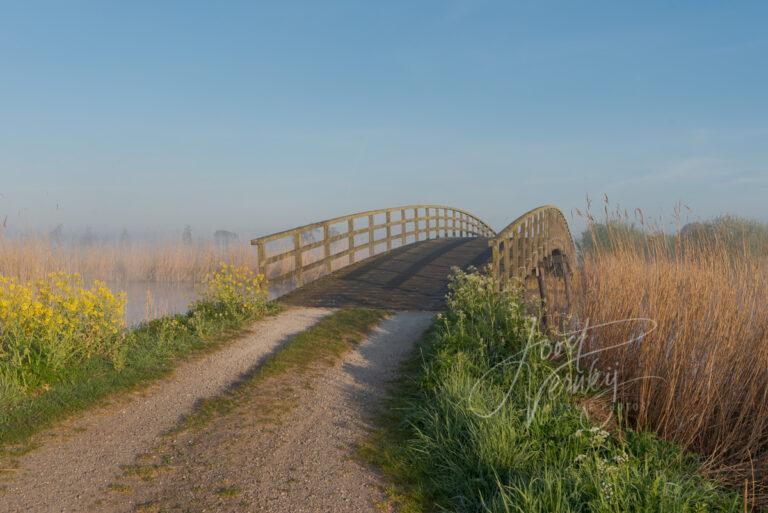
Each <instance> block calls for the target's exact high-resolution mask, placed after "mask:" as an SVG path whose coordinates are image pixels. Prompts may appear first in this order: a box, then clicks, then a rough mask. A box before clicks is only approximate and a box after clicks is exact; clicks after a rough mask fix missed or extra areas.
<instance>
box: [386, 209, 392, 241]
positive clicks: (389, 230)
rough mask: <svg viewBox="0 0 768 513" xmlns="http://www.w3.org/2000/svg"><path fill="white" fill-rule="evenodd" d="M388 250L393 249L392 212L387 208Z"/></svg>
mask: <svg viewBox="0 0 768 513" xmlns="http://www.w3.org/2000/svg"><path fill="white" fill-rule="evenodd" d="M386 215H387V251H390V250H391V249H392V214H391V212H390V211H389V210H387V214H386Z"/></svg>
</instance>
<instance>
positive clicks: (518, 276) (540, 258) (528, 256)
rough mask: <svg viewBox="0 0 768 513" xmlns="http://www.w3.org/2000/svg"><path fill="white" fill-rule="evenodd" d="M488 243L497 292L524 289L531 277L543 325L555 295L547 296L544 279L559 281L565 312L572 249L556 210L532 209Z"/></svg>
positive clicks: (572, 266) (568, 301) (573, 256)
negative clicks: (511, 288) (539, 300)
mask: <svg viewBox="0 0 768 513" xmlns="http://www.w3.org/2000/svg"><path fill="white" fill-rule="evenodd" d="M488 244H489V246H490V247H491V272H492V273H493V276H494V279H495V281H496V284H497V287H498V288H499V289H503V288H509V287H510V286H512V285H516V286H523V288H524V289H526V290H527V282H528V280H529V278H532V277H535V278H536V282H537V285H538V293H539V296H540V299H541V301H542V303H543V311H544V316H545V317H544V318H543V321H544V323H545V324H546V312H547V303H548V302H551V300H552V299H553V296H554V295H555V294H552V293H551V292H553V291H549V292H550V294H548V289H547V285H546V284H547V280H546V278H547V277H556V278H560V281H561V282H562V289H563V295H564V300H565V305H564V306H565V310H566V311H569V310H570V308H571V274H572V272H573V270H574V269H575V262H576V260H575V259H576V246H575V244H574V242H573V236H572V235H571V231H570V229H569V228H568V222H567V221H566V219H565V216H564V215H563V213H562V212H561V211H560V209H558V208H557V207H555V206H553V205H544V206H541V207H538V208H534V209H533V210H530V211H528V212H526V213H525V214H523V215H521V216H520V217H518V218H517V219H515V220H514V221H512V222H511V223H510V224H509V225H507V226H506V227H505V228H504V229H503V230H501V231H500V232H499V233H498V234H497V235H496V236H495V237H494V238H492V239H491V240H490V241H488Z"/></svg>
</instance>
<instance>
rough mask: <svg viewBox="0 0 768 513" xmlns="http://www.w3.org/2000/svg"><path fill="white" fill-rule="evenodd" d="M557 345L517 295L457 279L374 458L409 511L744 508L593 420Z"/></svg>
mask: <svg viewBox="0 0 768 513" xmlns="http://www.w3.org/2000/svg"><path fill="white" fill-rule="evenodd" d="M547 348H549V349H552V345H551V344H550V343H549V342H547V339H546V338H545V337H544V336H543V334H542V333H541V332H540V331H539V330H538V328H537V325H536V323H535V322H534V321H532V320H531V318H530V317H529V313H528V312H526V309H525V307H524V306H522V304H521V301H520V298H519V297H518V296H517V295H516V294H515V293H511V292H497V291H496V289H495V287H494V284H493V281H492V279H491V278H490V277H487V276H483V275H466V274H462V273H458V274H456V275H455V276H454V280H453V282H452V285H451V294H450V296H449V298H448V310H447V312H446V314H445V315H444V316H442V317H440V318H439V319H438V321H437V322H436V324H435V327H434V329H433V331H432V333H431V335H430V336H429V337H428V339H427V341H426V343H425V344H424V345H423V346H422V348H421V349H422V352H421V353H420V354H418V355H416V358H415V359H414V360H413V362H412V365H414V364H415V367H416V369H415V372H414V373H413V374H411V376H410V380H404V381H403V382H402V383H401V384H400V387H399V389H398V390H397V391H396V394H395V395H394V398H393V400H392V401H393V402H392V404H391V405H390V407H389V408H388V411H389V415H390V416H389V417H388V418H387V420H388V422H387V423H385V425H386V426H387V427H386V429H384V431H383V432H382V433H380V434H379V436H378V438H376V439H375V441H374V443H373V444H372V446H371V447H369V448H367V449H365V450H364V454H365V455H367V456H368V457H369V458H370V459H372V460H373V461H374V462H375V463H377V464H379V465H380V466H381V467H382V468H383V469H384V471H385V472H386V473H387V474H388V475H389V476H391V477H392V478H394V479H395V481H396V483H397V484H398V485H399V486H397V490H398V491H397V492H396V493H395V494H394V496H395V498H396V500H398V501H399V502H400V509H399V510H400V511H404V512H416V511H456V512H484V513H488V512H504V513H507V512H520V513H522V512H526V513H530V512H541V513H545V512H546V513H553V512H554V513H557V512H563V513H565V512H574V513H575V512H601V513H603V512H604V513H608V512H611V513H626V512H646V513H648V512H670V511H675V512H705V511H707V512H709V511H720V512H724V511H729V512H738V511H743V507H744V503H743V499H742V498H741V497H740V496H739V494H738V493H728V492H725V491H723V490H722V489H720V488H719V487H717V486H716V485H715V484H713V483H712V482H709V481H707V480H705V479H704V478H702V477H701V476H699V475H698V474H697V468H698V461H697V459H696V457H695V456H694V455H691V454H688V453H686V452H684V451H682V450H680V448H679V447H678V446H676V445H674V444H670V443H666V442H663V441H660V440H659V439H658V438H657V437H656V436H655V435H654V434H652V433H648V432H645V433H644V432H637V431H635V430H632V429H623V428H622V427H621V426H619V425H616V424H613V425H610V426H607V427H606V426H601V425H600V423H601V421H602V420H603V419H602V418H600V417H597V416H585V415H584V414H583V411H582V407H581V406H582V402H583V401H585V400H586V399H585V398H586V397H590V398H592V399H594V396H592V395H590V394H591V393H594V392H595V390H592V391H591V392H587V391H586V390H584V391H582V393H579V394H575V393H574V390H573V389H571V388H569V387H567V386H563V385H564V384H565V383H566V382H567V380H568V378H569V377H571V378H572V377H574V375H575V374H576V373H577V372H578V371H577V369H576V368H575V358H574V354H573V353H572V352H570V350H569V351H568V352H566V354H563V355H561V356H560V357H554V354H553V353H552V352H551V351H548V350H546V349H547ZM555 385H561V386H555Z"/></svg>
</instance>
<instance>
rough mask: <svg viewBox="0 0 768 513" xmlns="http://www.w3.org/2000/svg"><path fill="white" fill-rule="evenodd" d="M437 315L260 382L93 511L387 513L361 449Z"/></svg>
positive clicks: (143, 464)
mask: <svg viewBox="0 0 768 513" xmlns="http://www.w3.org/2000/svg"><path fill="white" fill-rule="evenodd" d="M432 316H433V314H432V313H427V312H402V313H398V314H396V315H394V316H392V317H390V318H388V319H386V320H385V321H384V322H382V324H381V325H380V326H379V327H378V328H376V329H375V330H374V332H373V333H372V334H371V335H370V336H369V337H368V338H367V339H366V340H365V341H363V342H362V343H361V344H360V345H359V346H358V347H357V348H356V349H355V350H353V351H350V352H349V353H347V354H346V355H345V356H344V358H343V361H342V362H341V363H340V364H337V365H336V366H333V367H327V366H321V365H318V366H316V367H315V368H314V369H313V371H311V372H309V373H308V374H303V375H295V374H291V373H286V374H284V375H279V376H276V377H273V378H270V380H268V381H267V382H259V383H258V384H256V385H254V386H253V388H252V389H249V390H248V393H247V394H246V396H244V397H243V399H242V401H241V403H239V404H238V406H237V407H236V408H235V410H234V411H230V412H228V413H226V414H223V415H219V416H217V417H215V418H214V419H213V420H212V421H211V422H210V423H209V424H208V425H206V426H205V427H203V428H201V429H189V430H187V431H183V432H181V433H176V434H174V435H173V436H172V437H165V438H166V441H165V442H164V443H163V444H161V445H160V446H158V447H157V448H156V449H155V451H153V453H152V454H149V455H146V456H145V457H144V458H141V459H139V460H137V461H136V467H134V468H133V471H132V472H130V474H124V475H122V476H116V477H115V482H114V483H113V485H112V487H111V489H110V490H108V491H105V492H104V494H103V497H102V498H101V499H100V500H99V501H98V502H97V503H94V504H92V506H91V509H92V510H94V511H144V512H161V511H162V512H170V511H195V512H203V511H215V512H246V511H248V512H254V511H264V512H267V511H268V512H274V513H283V512H284V513H298V512H333V513H337V512H338V513H341V512H354V513H361V512H371V513H374V512H381V511H382V510H383V509H386V507H385V502H384V500H385V496H384V493H383V491H382V489H381V486H380V485H381V482H380V476H379V475H378V474H377V472H376V471H375V470H374V469H372V468H370V467H369V466H367V465H365V464H363V463H360V462H359V461H358V459H357V458H356V457H355V451H356V447H357V444H358V443H359V442H360V441H361V440H362V439H364V438H365V436H366V434H367V433H368V430H369V429H370V427H371V425H372V420H373V416H374V414H375V413H376V412H377V411H378V407H379V405H380V404H381V402H380V401H381V399H382V397H383V396H384V394H385V393H386V390H387V385H388V383H390V382H391V381H392V379H393V378H394V377H396V375H397V371H398V369H399V364H400V362H401V361H402V359H403V357H404V356H405V355H407V354H408V353H409V351H410V350H411V349H412V347H413V345H414V343H415V342H416V341H417V340H418V339H419V338H420V337H421V335H422V334H423V333H424V331H425V330H426V329H427V328H428V327H429V325H430V323H431V320H432ZM275 408H277V410H278V411H277V412H275Z"/></svg>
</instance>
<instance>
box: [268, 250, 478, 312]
mask: <svg viewBox="0 0 768 513" xmlns="http://www.w3.org/2000/svg"><path fill="white" fill-rule="evenodd" d="M489 257H490V251H489V249H488V239H486V238H466V239H437V240H429V241H422V242H418V243H415V244H410V245H408V246H404V247H402V248H397V249H394V250H392V251H390V252H388V253H383V254H380V255H376V256H374V257H371V258H368V259H366V260H363V261H361V262H358V263H356V264H353V265H350V266H348V267H345V268H344V269H341V270H339V271H336V272H335V273H333V274H330V275H328V276H325V277H323V278H320V279H319V280H316V281H314V282H311V283H309V284H307V285H305V286H304V287H301V288H299V289H296V290H295V291H293V292H291V293H289V294H287V295H285V296H283V297H282V298H281V299H280V301H282V302H283V303H286V304H290V305H300V306H326V307H342V306H359V307H371V308H386V309H390V310H442V309H443V308H444V306H445V299H444V297H445V294H446V292H447V291H448V274H449V273H450V270H451V267H454V266H456V267H461V268H466V267H468V266H470V265H473V266H476V267H480V266H481V265H484V264H486V263H487V262H488V259H489Z"/></svg>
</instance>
